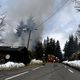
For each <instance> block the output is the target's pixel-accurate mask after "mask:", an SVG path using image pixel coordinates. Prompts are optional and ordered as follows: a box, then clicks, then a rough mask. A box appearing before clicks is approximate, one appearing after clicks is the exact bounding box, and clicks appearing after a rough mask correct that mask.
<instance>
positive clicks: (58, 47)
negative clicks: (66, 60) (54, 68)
mask: <svg viewBox="0 0 80 80" xmlns="http://www.w3.org/2000/svg"><path fill="white" fill-rule="evenodd" d="M55 50H56V51H55V56H56V57H58V58H59V59H60V61H62V53H61V48H60V43H59V41H57V42H56V48H55Z"/></svg>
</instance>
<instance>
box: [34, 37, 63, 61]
mask: <svg viewBox="0 0 80 80" xmlns="http://www.w3.org/2000/svg"><path fill="white" fill-rule="evenodd" d="M43 54H45V56H46V60H47V58H48V55H49V54H51V55H54V56H56V57H58V58H59V59H60V61H62V52H61V48H60V42H59V41H58V40H57V41H55V40H54V39H52V38H49V37H47V39H45V40H44V42H43V43H42V42H41V41H38V42H37V43H36V45H35V47H34V55H33V56H34V57H35V58H36V59H42V57H43Z"/></svg>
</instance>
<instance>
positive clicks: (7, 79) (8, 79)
mask: <svg viewBox="0 0 80 80" xmlns="http://www.w3.org/2000/svg"><path fill="white" fill-rule="evenodd" d="M27 73H29V71H26V72H23V73H20V74H17V75H14V76H11V77H9V78H6V79H5V80H10V79H13V78H15V77H18V76H21V75H23V74H27Z"/></svg>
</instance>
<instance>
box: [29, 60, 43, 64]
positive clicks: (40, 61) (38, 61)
mask: <svg viewBox="0 0 80 80" xmlns="http://www.w3.org/2000/svg"><path fill="white" fill-rule="evenodd" d="M41 63H43V61H42V60H36V59H32V60H31V62H30V64H41Z"/></svg>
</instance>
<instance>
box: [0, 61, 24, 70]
mask: <svg viewBox="0 0 80 80" xmlns="http://www.w3.org/2000/svg"><path fill="white" fill-rule="evenodd" d="M24 66H25V65H24V64H23V63H14V62H7V63H5V64H1V65H0V70H10V69H13V68H19V67H24Z"/></svg>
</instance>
